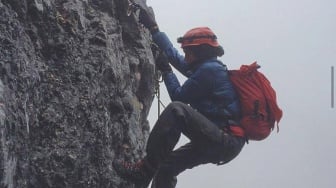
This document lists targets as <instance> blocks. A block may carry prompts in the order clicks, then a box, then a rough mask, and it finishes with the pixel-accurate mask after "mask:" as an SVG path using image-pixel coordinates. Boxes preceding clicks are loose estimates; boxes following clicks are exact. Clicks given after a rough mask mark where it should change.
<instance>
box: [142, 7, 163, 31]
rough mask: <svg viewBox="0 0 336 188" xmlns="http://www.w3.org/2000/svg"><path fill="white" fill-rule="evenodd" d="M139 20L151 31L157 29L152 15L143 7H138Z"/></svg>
mask: <svg viewBox="0 0 336 188" xmlns="http://www.w3.org/2000/svg"><path fill="white" fill-rule="evenodd" d="M139 22H140V23H142V24H143V25H144V26H145V27H146V28H147V29H148V30H149V31H150V32H151V33H154V32H156V31H159V28H158V26H157V23H156V21H155V18H154V16H152V15H151V14H150V13H149V12H148V11H146V10H145V9H144V8H142V7H141V8H140V15H139Z"/></svg>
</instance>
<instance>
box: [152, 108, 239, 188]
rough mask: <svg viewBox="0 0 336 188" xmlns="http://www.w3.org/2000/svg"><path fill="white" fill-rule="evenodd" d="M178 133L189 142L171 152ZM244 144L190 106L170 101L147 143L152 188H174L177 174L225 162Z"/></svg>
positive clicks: (236, 153) (178, 136)
mask: <svg viewBox="0 0 336 188" xmlns="http://www.w3.org/2000/svg"><path fill="white" fill-rule="evenodd" d="M181 133H183V134H184V135H185V136H187V137H188V138H189V139H190V142H189V143H187V144H186V145H184V146H182V147H180V148H178V149H176V150H174V147H175V145H176V144H177V142H178V140H179V138H180V136H181ZM244 144H245V139H244V138H240V137H236V136H232V135H230V134H227V133H224V132H223V131H222V130H220V129H219V128H218V127H217V126H216V125H215V124H214V123H212V122H211V121H210V120H208V119H207V118H206V117H204V116H203V115H202V114H200V113H198V112H197V111H195V110H194V109H193V108H191V107H190V106H188V105H186V104H183V103H180V102H172V103H171V104H170V105H168V106H167V108H166V109H165V110H164V111H163V112H162V114H161V115H160V117H159V119H158V121H157V122H156V124H155V126H154V128H153V130H152V132H151V133H150V135H149V138H148V142H147V148H146V152H147V156H146V159H147V161H148V162H149V163H151V164H152V165H153V166H154V167H155V168H156V169H157V170H156V174H155V176H154V180H153V182H152V188H174V187H175V185H176V181H177V180H176V176H177V175H178V174H179V173H181V172H183V171H184V170H186V169H190V168H193V167H195V166H198V165H200V164H206V163H214V164H217V163H220V162H221V163H227V162H229V161H231V160H232V159H233V158H235V157H236V156H237V155H238V154H239V153H240V151H241V149H242V147H243V146H244Z"/></svg>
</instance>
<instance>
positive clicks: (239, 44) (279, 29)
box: [147, 0, 336, 188]
mask: <svg viewBox="0 0 336 188" xmlns="http://www.w3.org/2000/svg"><path fill="white" fill-rule="evenodd" d="M147 5H148V6H151V7H152V8H153V9H154V12H155V15H156V20H157V22H158V24H159V26H160V29H161V30H162V31H164V32H166V33H167V35H168V36H169V38H170V39H171V40H172V42H173V43H174V45H175V46H176V47H177V48H179V45H178V44H177V43H176V38H177V37H179V36H182V35H183V34H184V33H185V32H186V31H187V30H189V29H191V28H193V27H197V26H208V27H210V28H211V29H212V30H213V31H214V32H215V33H216V34H217V36H218V38H219V42H220V43H221V45H222V46H223V47H224V49H225V53H226V54H225V55H224V56H223V57H221V58H220V59H221V60H222V61H223V62H224V63H225V64H227V65H228V67H229V68H230V69H235V68H239V66H240V65H241V64H249V63H251V62H253V61H255V60H256V61H258V63H259V64H260V65H261V66H262V69H261V71H262V72H263V73H264V74H265V75H266V76H267V77H268V78H269V80H270V81H271V82H272V85H273V87H274V88H275V89H276V91H277V95H278V102H279V105H280V107H281V108H282V109H283V111H284V116H283V119H282V121H281V122H280V132H279V133H278V134H277V133H276V131H274V132H273V133H272V135H271V136H270V137H269V138H268V139H267V140H265V141H262V142H250V144H248V145H246V146H245V148H244V149H243V151H242V152H241V154H240V155H239V156H238V157H237V158H236V159H234V160H233V161H232V162H230V163H229V164H227V165H223V166H219V167H218V166H216V165H211V164H210V165H203V166H199V167H196V168H193V169H191V170H186V171H185V172H183V173H182V174H180V175H179V176H178V184H177V187H178V188H179V187H184V188H191V187H192V188H204V187H213V188H214V187H216V188H217V187H223V188H224V187H230V188H246V187H248V188H284V187H286V188H316V187H320V188H333V187H335V178H336V176H335V175H336V149H335V143H334V140H336V137H335V132H336V124H335V120H336V116H335V113H336V109H335V108H332V106H331V67H332V66H336V36H335V35H336V20H335V19H336V1H335V0H320V1H316V0H281V1H279V0H208V1H205V0H169V1H163V0H147ZM181 52H182V50H181ZM175 72H176V71H175ZM179 79H180V81H181V83H183V81H184V80H185V78H183V77H182V76H180V75H179ZM161 97H162V100H163V102H164V103H165V104H166V105H167V104H168V103H169V102H170V100H169V97H168V95H167V91H166V90H165V87H164V85H163V84H162V86H161ZM156 119H157V101H156V100H154V102H153V107H152V109H151V113H150V116H149V121H150V124H151V125H154V123H155V121H156ZM186 141H187V140H186V138H183V139H182V140H181V143H180V145H181V144H183V143H185V142H186Z"/></svg>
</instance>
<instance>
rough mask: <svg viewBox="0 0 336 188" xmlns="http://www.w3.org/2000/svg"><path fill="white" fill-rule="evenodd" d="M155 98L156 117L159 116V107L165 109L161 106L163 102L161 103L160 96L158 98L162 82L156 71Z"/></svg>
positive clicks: (159, 74) (159, 73) (158, 72)
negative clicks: (156, 106)
mask: <svg viewBox="0 0 336 188" xmlns="http://www.w3.org/2000/svg"><path fill="white" fill-rule="evenodd" d="M155 82H156V83H155V96H156V98H157V100H158V104H157V105H158V117H159V116H160V114H161V106H162V107H163V108H166V106H165V105H164V104H163V102H162V101H161V96H160V83H162V82H163V79H162V76H161V72H160V71H158V70H156V75H155Z"/></svg>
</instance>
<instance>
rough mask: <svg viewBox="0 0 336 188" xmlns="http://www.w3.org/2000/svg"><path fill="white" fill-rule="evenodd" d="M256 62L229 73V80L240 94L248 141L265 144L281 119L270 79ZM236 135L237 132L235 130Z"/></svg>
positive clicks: (242, 121) (242, 122)
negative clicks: (260, 141) (261, 141)
mask: <svg viewBox="0 0 336 188" xmlns="http://www.w3.org/2000/svg"><path fill="white" fill-rule="evenodd" d="M258 68H260V66H259V65H258V64H257V62H254V63H252V64H251V65H242V66H241V67H240V69H239V70H230V71H229V75H230V79H231V81H232V83H233V85H234V88H235V90H236V91H237V93H238V95H239V98H240V103H241V110H242V117H241V120H240V125H241V126H242V128H243V129H244V135H245V137H246V138H247V139H249V140H263V139H265V138H266V137H268V135H269V134H270V133H271V131H272V130H273V128H274V125H275V123H277V131H279V126H278V123H279V121H280V119H281V117H282V110H281V109H280V108H279V107H278V104H277V101H276V93H275V91H274V89H273V88H272V86H271V83H270V82H269V81H268V79H267V78H266V77H265V76H264V75H263V74H262V73H261V72H259V71H258V70H257V69H258ZM233 133H234V130H233Z"/></svg>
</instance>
